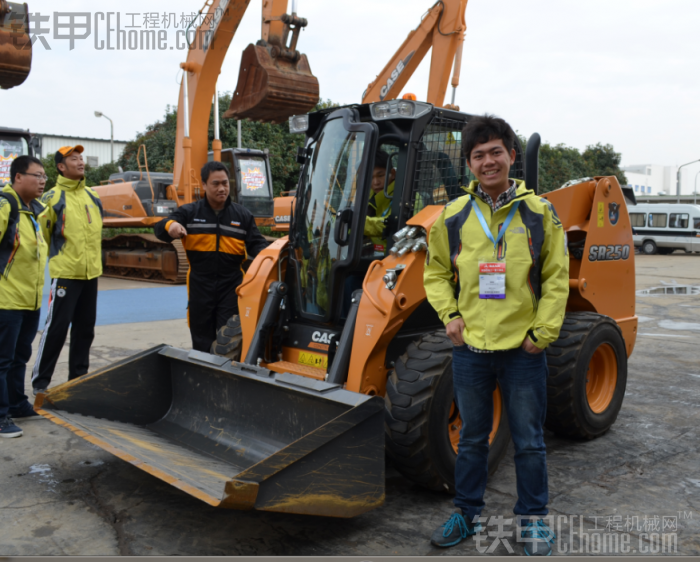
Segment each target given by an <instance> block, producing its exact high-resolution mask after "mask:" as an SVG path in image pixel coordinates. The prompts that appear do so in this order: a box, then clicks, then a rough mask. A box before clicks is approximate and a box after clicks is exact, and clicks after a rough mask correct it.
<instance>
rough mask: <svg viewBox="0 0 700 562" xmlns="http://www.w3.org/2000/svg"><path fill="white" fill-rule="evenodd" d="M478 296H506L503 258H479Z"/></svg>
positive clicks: (502, 297) (483, 297) (487, 297)
mask: <svg viewBox="0 0 700 562" xmlns="http://www.w3.org/2000/svg"><path fill="white" fill-rule="evenodd" d="M479 298H480V299H504V298H506V262H505V260H499V261H494V260H490V261H489V260H479Z"/></svg>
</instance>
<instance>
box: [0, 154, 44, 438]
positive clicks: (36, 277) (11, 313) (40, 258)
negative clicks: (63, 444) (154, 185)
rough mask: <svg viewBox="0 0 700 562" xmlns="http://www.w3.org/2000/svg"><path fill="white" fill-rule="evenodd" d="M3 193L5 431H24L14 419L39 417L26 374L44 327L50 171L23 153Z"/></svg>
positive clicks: (1, 391) (0, 350)
mask: <svg viewBox="0 0 700 562" xmlns="http://www.w3.org/2000/svg"><path fill="white" fill-rule="evenodd" d="M10 178H11V181H12V183H11V184H9V185H6V186H5V188H4V189H3V190H2V192H1V193H0V437H5V438H9V437H21V436H22V430H21V429H20V428H19V427H18V426H17V425H15V423H14V421H13V420H15V419H23V418H30V417H35V416H37V415H38V414H36V413H35V412H34V409H33V408H32V406H31V404H30V403H29V401H28V400H27V396H26V395H25V394H24V375H25V372H26V367H27V362H28V361H29V358H30V357H31V355H32V342H33V341H34V336H36V332H37V329H38V327H39V314H40V312H41V311H40V308H41V293H42V288H43V286H44V268H45V267H46V255H47V253H48V246H47V244H46V242H45V241H44V237H43V234H42V232H41V229H40V228H39V223H38V217H39V215H40V213H41V212H42V210H43V209H44V206H43V205H42V204H41V203H40V202H39V201H38V200H37V198H39V197H41V194H42V193H43V192H44V186H45V185H46V175H45V174H44V166H43V165H42V164H41V161H40V160H38V159H37V158H34V157H33V156H20V157H19V158H16V159H15V160H14V161H13V162H12V164H11V166H10Z"/></svg>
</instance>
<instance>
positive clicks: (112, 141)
mask: <svg viewBox="0 0 700 562" xmlns="http://www.w3.org/2000/svg"><path fill="white" fill-rule="evenodd" d="M95 117H104V118H105V119H107V120H108V121H109V127H110V130H111V133H110V148H111V150H112V160H111V162H110V163H113V162H114V123H113V122H112V120H111V119H110V118H109V117H107V116H106V115H105V114H104V113H102V112H101V111H95Z"/></svg>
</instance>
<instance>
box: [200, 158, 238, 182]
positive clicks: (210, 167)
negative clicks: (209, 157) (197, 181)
mask: <svg viewBox="0 0 700 562" xmlns="http://www.w3.org/2000/svg"><path fill="white" fill-rule="evenodd" d="M212 172H226V177H227V178H230V177H231V175H230V174H229V172H228V168H227V167H226V165H225V164H223V163H222V162H214V161H212V162H207V163H206V164H204V166H202V183H207V182H208V181H209V176H210V175H211V173H212Z"/></svg>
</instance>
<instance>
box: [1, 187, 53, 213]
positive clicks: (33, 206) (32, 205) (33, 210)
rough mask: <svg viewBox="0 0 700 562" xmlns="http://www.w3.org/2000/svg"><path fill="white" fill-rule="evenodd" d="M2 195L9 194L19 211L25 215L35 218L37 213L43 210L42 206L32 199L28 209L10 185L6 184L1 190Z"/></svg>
mask: <svg viewBox="0 0 700 562" xmlns="http://www.w3.org/2000/svg"><path fill="white" fill-rule="evenodd" d="M2 192H3V193H9V194H10V195H12V196H13V197H14V198H15V200H16V201H17V205H19V210H20V211H24V212H25V213H33V214H34V215H36V216H39V213H41V211H43V210H44V205H42V204H41V203H40V202H39V200H37V199H33V200H32V201H31V203H29V207H27V206H26V205H25V204H24V201H22V198H21V197H20V196H19V195H18V194H17V192H16V191H15V190H14V188H13V187H12V184H7V185H6V186H5V187H4V188H3V189H2Z"/></svg>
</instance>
